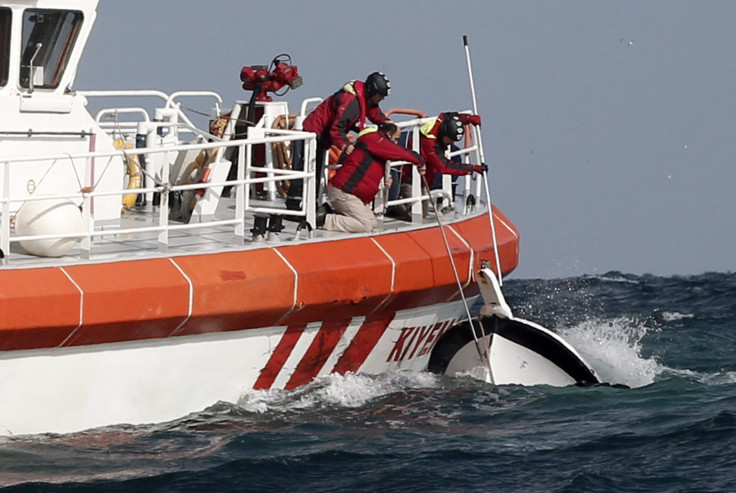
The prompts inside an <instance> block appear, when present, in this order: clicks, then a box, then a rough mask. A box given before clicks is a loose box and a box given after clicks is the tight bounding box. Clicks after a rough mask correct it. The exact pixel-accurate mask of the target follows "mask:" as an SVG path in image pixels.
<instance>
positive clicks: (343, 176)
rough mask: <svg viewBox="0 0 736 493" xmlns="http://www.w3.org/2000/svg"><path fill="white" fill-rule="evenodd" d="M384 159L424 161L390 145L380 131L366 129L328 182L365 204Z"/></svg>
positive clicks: (377, 182)
mask: <svg viewBox="0 0 736 493" xmlns="http://www.w3.org/2000/svg"><path fill="white" fill-rule="evenodd" d="M388 160H390V161H409V162H410V163H414V164H416V165H421V164H423V163H424V161H423V160H422V158H421V156H420V155H419V154H417V153H416V152H414V151H410V150H409V149H404V148H403V147H401V146H400V145H398V144H394V143H393V142H391V140H390V139H389V138H388V137H387V136H386V134H384V133H383V132H381V131H378V130H376V129H366V130H364V131H363V132H361V134H360V135H359V136H358V141H357V142H356V143H355V149H354V150H353V152H351V153H350V155H349V156H347V157H345V159H344V160H343V163H342V166H341V167H340V168H339V169H338V170H337V172H336V173H335V176H333V177H332V180H331V181H330V184H331V185H332V186H333V187H337V188H339V189H340V190H342V191H343V192H345V193H350V194H353V195H355V196H356V197H358V198H359V199H360V200H362V201H363V203H364V204H367V203H368V202H370V201H371V200H373V197H375V196H376V193H378V187H379V185H380V184H381V180H383V177H384V175H385V171H386V168H385V167H386V161H388Z"/></svg>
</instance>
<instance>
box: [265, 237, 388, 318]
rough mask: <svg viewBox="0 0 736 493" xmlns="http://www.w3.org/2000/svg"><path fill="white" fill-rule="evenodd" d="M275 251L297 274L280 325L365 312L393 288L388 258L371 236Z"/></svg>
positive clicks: (378, 303)
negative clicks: (293, 297)
mask: <svg viewBox="0 0 736 493" xmlns="http://www.w3.org/2000/svg"><path fill="white" fill-rule="evenodd" d="M278 250H279V252H281V254H282V255H283V256H284V258H285V259H286V260H287V262H289V264H290V265H291V266H292V267H294V269H295V270H296V271H297V272H298V273H299V277H298V279H297V284H298V291H297V307H296V311H295V312H294V313H292V314H290V315H289V316H288V317H287V318H286V319H284V320H282V321H281V323H282V324H298V323H306V322H310V321H316V320H326V319H329V320H336V319H343V318H349V317H357V316H362V315H368V314H369V313H371V312H373V311H374V310H375V309H376V308H377V307H378V306H379V305H380V304H381V303H382V302H383V301H384V300H385V299H386V296H387V295H388V294H389V293H390V292H391V269H392V265H391V261H390V260H389V259H388V258H386V255H385V254H384V253H383V252H382V251H381V250H380V248H378V247H377V246H376V244H375V243H373V242H372V241H371V240H370V239H369V238H351V239H348V240H340V241H328V242H323V243H306V244H303V245H295V246H289V247H279V249H278Z"/></svg>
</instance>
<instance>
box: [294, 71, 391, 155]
mask: <svg viewBox="0 0 736 493" xmlns="http://www.w3.org/2000/svg"><path fill="white" fill-rule="evenodd" d="M363 85H364V84H363V82H361V81H359V80H356V81H352V82H348V83H347V84H345V85H344V86H343V87H342V89H340V90H339V91H337V92H336V93H335V94H333V95H332V96H330V97H329V98H327V99H325V100H324V101H322V102H321V103H320V104H319V106H317V107H316V108H315V109H314V110H313V111H312V112H311V113H310V114H309V115H307V117H306V118H305V119H304V130H306V131H307V132H314V133H316V134H317V140H318V141H319V143H320V145H321V146H322V147H324V148H326V149H327V148H329V147H330V146H333V145H334V146H337V147H338V148H340V149H342V148H343V147H345V146H347V145H349V144H350V141H349V140H348V135H347V134H348V132H349V131H351V130H354V131H356V132H360V131H361V130H363V128H364V127H365V119H366V117H368V119H369V120H370V121H372V122H373V123H375V124H377V125H380V124H381V123H383V122H385V121H386V120H388V118H386V115H384V114H383V111H381V108H380V107H379V106H378V105H375V104H371V103H370V102H369V101H368V100H367V99H366V96H365V92H364V91H363Z"/></svg>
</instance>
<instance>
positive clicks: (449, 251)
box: [419, 174, 495, 384]
mask: <svg viewBox="0 0 736 493" xmlns="http://www.w3.org/2000/svg"><path fill="white" fill-rule="evenodd" d="M419 176H421V178H422V184H423V186H424V190H425V192H426V194H427V196H428V197H429V203H430V204H431V205H432V210H433V211H434V216H435V217H436V218H437V224H439V226H440V232H441V233H442V239H443V240H444V242H445V248H446V249H447V257H448V258H449V260H450V265H452V272H453V273H454V274H455V282H456V283H457V288H458V290H459V291H460V298H461V299H462V300H463V306H464V307H465V314H466V316H467V317H468V324H469V325H470V332H471V333H472V334H473V339H474V340H475V348H476V349H477V350H478V357H479V358H480V360H481V361H484V362H485V364H486V381H487V382H488V383H490V384H495V382H494V380H493V372H492V371H491V344H490V341H489V343H488V345H487V346H486V347H485V348H484V349H485V356H484V355H483V353H484V351H483V349H481V345H480V340H479V339H478V335H477V334H476V333H475V324H474V323H473V316H472V315H471V314H470V306H469V305H468V300H467V299H466V298H465V293H464V292H463V284H462V282H461V281H460V274H458V272H457V265H455V258H454V257H453V256H452V249H451V248H450V242H449V241H448V240H447V233H445V225H444V224H443V223H442V219H441V218H440V213H439V211H438V210H437V205H436V204H435V201H434V200H433V199H432V193H431V190H430V189H429V184H428V183H427V178H426V177H425V176H424V174H420V175H419ZM480 332H481V336H483V334H484V331H483V326H482V325H481V326H480ZM491 337H493V336H492V335H491Z"/></svg>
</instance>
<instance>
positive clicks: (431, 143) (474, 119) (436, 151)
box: [419, 112, 488, 187]
mask: <svg viewBox="0 0 736 493" xmlns="http://www.w3.org/2000/svg"><path fill="white" fill-rule="evenodd" d="M469 124H470V125H476V126H480V124H481V120H480V116H478V115H468V114H465V113H455V112H446V113H440V114H439V115H438V116H437V118H435V119H434V120H430V121H428V122H427V123H425V124H424V125H422V127H421V129H420V130H419V133H420V138H419V150H420V152H421V154H422V157H423V158H424V160H425V161H427V174H426V178H427V183H428V185H429V186H430V187H432V183H433V182H434V179H435V176H437V175H443V174H447V175H453V176H463V175H469V174H471V173H473V172H475V173H483V172H484V171H487V170H488V167H487V166H486V165H485V164H482V165H475V164H468V163H463V162H461V161H453V160H452V159H447V157H445V150H447V148H448V147H449V146H451V145H452V144H454V143H455V142H457V141H459V140H460V139H462V138H463V136H464V135H465V125H469Z"/></svg>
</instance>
